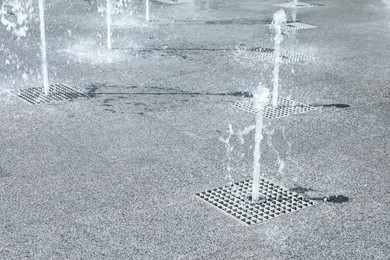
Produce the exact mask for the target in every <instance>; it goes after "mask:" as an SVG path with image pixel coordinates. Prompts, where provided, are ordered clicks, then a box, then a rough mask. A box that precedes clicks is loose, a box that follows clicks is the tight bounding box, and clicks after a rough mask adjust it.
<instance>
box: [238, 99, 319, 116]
mask: <svg viewBox="0 0 390 260" xmlns="http://www.w3.org/2000/svg"><path fill="white" fill-rule="evenodd" d="M271 100H272V97H270V101H271ZM233 105H234V106H236V107H238V108H241V109H243V110H245V111H248V112H251V113H254V114H255V113H256V110H255V107H254V104H253V100H241V101H238V102H236V103H234V104H233ZM314 109H316V107H312V106H309V105H305V104H302V103H299V102H296V101H293V100H290V99H287V98H283V97H278V107H277V108H276V109H274V108H273V107H272V104H271V102H270V103H268V105H267V106H266V107H265V109H264V112H263V113H264V114H263V115H264V117H267V118H269V119H277V118H281V117H286V116H290V115H295V114H301V113H306V112H308V111H311V110H314Z"/></svg>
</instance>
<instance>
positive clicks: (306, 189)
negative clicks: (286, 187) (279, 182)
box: [290, 186, 314, 193]
mask: <svg viewBox="0 0 390 260" xmlns="http://www.w3.org/2000/svg"><path fill="white" fill-rule="evenodd" d="M290 191H292V192H296V193H306V192H308V191H314V190H313V189H311V188H304V187H301V186H297V187H294V188H291V189H290Z"/></svg>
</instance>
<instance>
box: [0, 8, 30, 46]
mask: <svg viewBox="0 0 390 260" xmlns="http://www.w3.org/2000/svg"><path fill="white" fill-rule="evenodd" d="M33 12H34V8H33V7H32V2H31V0H26V1H20V0H6V1H3V3H2V4H1V7H0V21H1V23H2V24H3V25H4V26H5V27H6V30H7V31H10V32H12V34H13V35H15V36H16V37H17V39H20V38H21V37H25V36H26V35H27V31H28V29H29V28H28V26H27V24H28V22H29V20H31V19H32V15H33Z"/></svg>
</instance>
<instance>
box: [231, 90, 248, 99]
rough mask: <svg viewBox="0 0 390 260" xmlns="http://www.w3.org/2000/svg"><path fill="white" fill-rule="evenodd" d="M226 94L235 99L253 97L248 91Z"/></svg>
mask: <svg viewBox="0 0 390 260" xmlns="http://www.w3.org/2000/svg"><path fill="white" fill-rule="evenodd" d="M226 94H227V95H230V96H235V97H246V98H251V97H253V94H252V93H251V92H248V91H237V92H229V93H226Z"/></svg>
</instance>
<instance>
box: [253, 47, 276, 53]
mask: <svg viewBox="0 0 390 260" xmlns="http://www.w3.org/2000/svg"><path fill="white" fill-rule="evenodd" d="M248 50H249V51H256V52H268V53H269V52H273V51H274V49H271V48H263V47H254V48H250V49H248Z"/></svg>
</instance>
